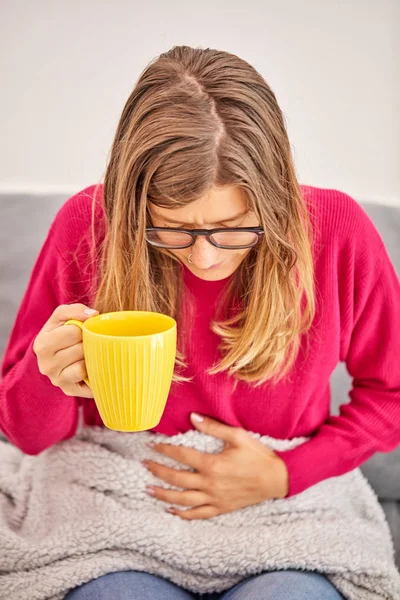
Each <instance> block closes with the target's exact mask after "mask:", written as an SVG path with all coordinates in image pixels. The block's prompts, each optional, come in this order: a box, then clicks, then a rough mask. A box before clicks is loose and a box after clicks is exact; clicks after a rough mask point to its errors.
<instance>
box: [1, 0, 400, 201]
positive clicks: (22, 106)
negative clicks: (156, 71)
mask: <svg viewBox="0 0 400 600" xmlns="http://www.w3.org/2000/svg"><path fill="white" fill-rule="evenodd" d="M399 5H400V2H399V0H300V1H299V0H280V1H279V2H278V1H277V0H224V1H218V0H202V1H201V2H199V3H197V6H196V7H194V6H193V3H192V1H189V0H188V1H186V2H184V1H183V0H171V1H170V2H165V0H157V1H151V0H150V1H149V2H143V1H140V2H139V1H135V0H113V2H110V1H108V0H107V1H106V0H87V1H86V2H82V0H69V1H68V2H67V1H66V0H65V1H54V0H35V2H32V1H30V0H20V1H19V2H15V0H2V1H1V5H0V23H1V24H0V76H1V79H0V86H1V93H0V139H1V145H0V192H5V191H6V192H9V191H29V192H35V191H36V192H47V191H48V192H54V191H62V192H65V191H67V192H68V193H69V192H71V193H72V192H74V191H76V190H78V189H80V188H82V187H84V186H86V185H89V184H91V183H93V182H95V181H97V180H98V179H99V178H101V177H102V175H103V173H104V169H105V165H106V160H107V156H108V152H109V149H110V145H111V141H112V137H113V133H114V130H115V128H116V125H117V122H118V119H119V115H120V112H121V110H122V107H123V105H124V103H125V100H126V98H127V96H128V94H129V93H130V90H131V88H132V87H133V85H134V82H135V80H136V78H137V77H138V76H139V73H140V72H141V70H142V69H143V68H144V67H145V65H146V64H147V63H148V62H149V61H150V60H151V59H152V58H153V57H154V56H156V55H157V54H159V53H160V52H162V51H165V50H167V49H169V48H170V47H171V46H172V45H174V44H188V45H192V46H201V47H208V46H210V47H217V48H220V49H224V50H229V51H231V52H234V53H236V54H238V55H239V56H241V57H243V58H244V59H246V60H248V61H249V62H250V63H252V64H253V65H254V66H255V67H256V68H257V69H258V70H259V71H260V72H261V73H262V75H263V76H264V77H265V78H266V80H267V81H268V82H269V83H270V84H271V86H272V87H273V89H274V91H275V92H276V94H277V97H278V100H279V102H280V104H281V106H282V108H283V110H284V112H285V115H286V117H287V121H288V127H289V135H290V138H291V142H292V145H293V148H294V153H295V160H296V165H297V169H298V173H299V178H300V180H301V181H302V182H303V183H310V184H313V185H321V186H326V187H336V188H339V189H342V190H344V191H346V192H347V193H350V194H352V195H353V196H354V197H355V198H357V199H358V200H367V201H368V200H371V201H374V200H375V201H376V200H377V201H380V202H382V203H391V204H399V205H400V169H399V165H400V135H399V134H400V115H399V106H400V84H399V77H398V75H399V73H398V63H399V53H400V48H399V41H398V29H399V25H400V22H399V21H400V19H399ZM396 38H397V39H396Z"/></svg>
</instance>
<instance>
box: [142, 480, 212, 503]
mask: <svg viewBox="0 0 400 600" xmlns="http://www.w3.org/2000/svg"><path fill="white" fill-rule="evenodd" d="M147 493H148V494H149V495H150V496H153V497H154V498H157V500H161V501H162V502H168V503H169V504H178V505H179V506H199V505H202V504H208V503H209V502H210V497H209V496H208V494H205V493H204V492H200V491H199V490H185V491H183V492H179V491H175V490H166V489H165V488H162V487H157V486H154V485H149V486H148V487H147Z"/></svg>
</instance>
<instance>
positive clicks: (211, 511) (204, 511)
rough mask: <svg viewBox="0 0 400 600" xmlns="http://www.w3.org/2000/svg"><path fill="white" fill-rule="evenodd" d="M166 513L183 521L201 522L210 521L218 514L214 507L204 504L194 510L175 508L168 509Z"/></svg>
mask: <svg viewBox="0 0 400 600" xmlns="http://www.w3.org/2000/svg"><path fill="white" fill-rule="evenodd" d="M168 512H170V513H172V514H174V515H177V516H178V517H180V518H181V519H183V520H184V521H193V520H195V519H196V520H197V519H199V520H203V519H211V517H216V516H217V515H219V514H220V512H219V510H218V509H217V508H215V506H211V505H210V504H205V505H203V506H197V507H195V508H188V509H186V510H179V509H177V508H169V509H168Z"/></svg>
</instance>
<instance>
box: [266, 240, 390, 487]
mask: <svg viewBox="0 0 400 600" xmlns="http://www.w3.org/2000/svg"><path fill="white" fill-rule="evenodd" d="M374 250H375V248H370V250H369V252H368V254H369V258H368V261H365V264H364V267H366V268H363V272H364V276H363V278H362V279H359V280H357V270H356V271H355V273H356V281H355V282H354V289H353V294H352V295H351V298H349V299H348V306H347V307H346V311H345V313H346V314H345V316H344V320H345V321H346V324H345V326H344V331H345V333H344V334H342V337H343V338H345V339H346V337H348V340H347V341H345V343H344V345H343V356H341V360H342V361H343V362H345V363H346V368H347V371H348V372H349V374H350V375H351V376H352V389H351V391H350V393H349V395H350V402H349V403H348V404H343V405H341V407H340V415H339V416H333V415H332V416H330V417H329V418H328V419H327V421H326V422H325V423H324V424H323V425H322V426H321V427H320V428H319V429H318V430H317V432H316V434H315V435H314V436H312V437H311V438H310V440H309V441H307V442H305V443H304V444H303V445H301V446H298V447H297V448H294V449H292V450H289V451H286V452H277V454H278V455H279V456H280V457H281V458H282V459H283V460H284V461H285V463H286V466H287V469H288V472H289V494H288V497H289V496H293V495H295V494H298V493H300V492H302V491H303V490H305V489H307V488H308V487H310V486H312V485H314V484H316V483H318V482H320V481H322V480H324V479H328V478H330V477H334V476H338V475H342V474H344V473H347V472H348V471H351V470H353V469H355V468H356V467H359V466H360V465H361V464H362V463H364V462H365V461H366V460H367V459H368V458H370V457H371V456H372V455H373V454H375V453H376V452H390V451H391V450H394V449H395V448H396V447H397V446H398V445H399V444H400V335H399V331H400V282H399V278H398V276H397V274H396V272H395V269H394V266H393V264H392V263H391V261H390V258H389V256H388V254H387V251H386V248H385V247H384V245H383V243H382V244H381V245H380V249H379V252H378V253H374ZM364 258H365V257H364ZM367 262H368V264H367ZM347 332H348V334H347Z"/></svg>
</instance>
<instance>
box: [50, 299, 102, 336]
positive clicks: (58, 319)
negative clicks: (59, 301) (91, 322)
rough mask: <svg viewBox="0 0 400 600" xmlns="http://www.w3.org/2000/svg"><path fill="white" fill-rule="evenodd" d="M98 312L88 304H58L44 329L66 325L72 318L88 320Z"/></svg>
mask: <svg viewBox="0 0 400 600" xmlns="http://www.w3.org/2000/svg"><path fill="white" fill-rule="evenodd" d="M96 314H98V311H97V310H94V309H93V308H89V307H88V306H86V304H63V305H61V306H58V307H57V308H56V309H55V311H54V312H53V314H52V315H51V317H50V319H49V320H48V321H47V323H46V324H45V325H44V327H43V331H45V332H49V331H52V330H53V329H56V328H57V327H60V325H64V323H65V322H66V321H69V320H70V319H77V320H78V321H86V319H89V317H93V316H94V315H96Z"/></svg>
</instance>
